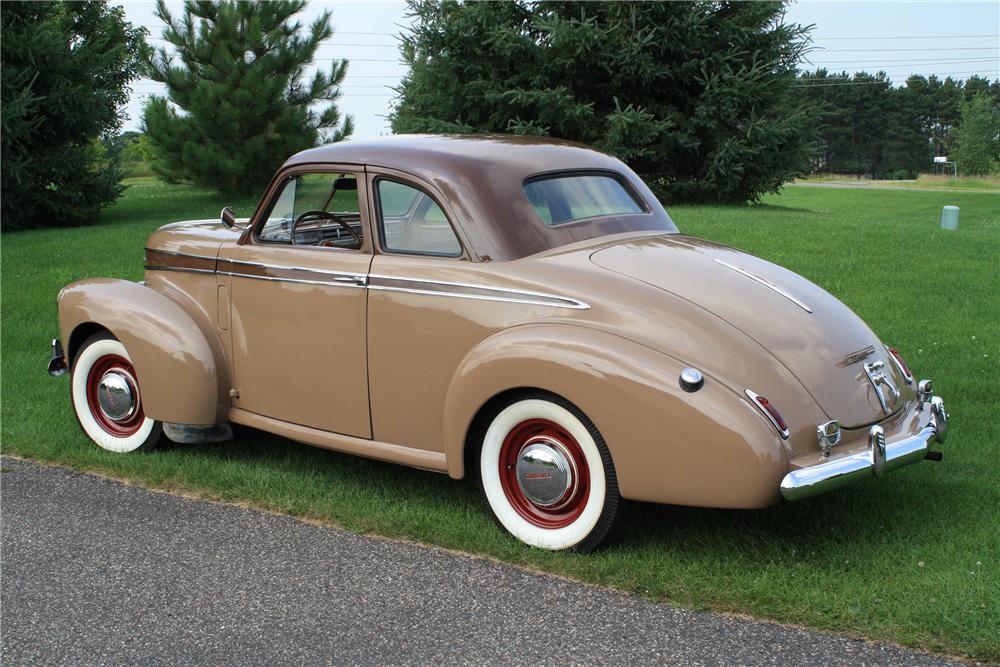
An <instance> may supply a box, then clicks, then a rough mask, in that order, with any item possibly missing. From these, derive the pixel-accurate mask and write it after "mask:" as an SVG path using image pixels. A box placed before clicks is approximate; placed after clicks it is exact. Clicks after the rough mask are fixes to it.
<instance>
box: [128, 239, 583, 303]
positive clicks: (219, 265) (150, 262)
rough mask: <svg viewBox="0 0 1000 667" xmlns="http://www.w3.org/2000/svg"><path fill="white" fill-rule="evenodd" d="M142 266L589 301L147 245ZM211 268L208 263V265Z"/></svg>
mask: <svg viewBox="0 0 1000 667" xmlns="http://www.w3.org/2000/svg"><path fill="white" fill-rule="evenodd" d="M146 260H147V261H146V270H147V271H181V272H187V273H214V274H218V275H223V276H231V277H234V278H250V279H252V280H271V281H275V282H286V283H297V284H303V285H325V286H331V287H354V288H357V287H360V288H367V289H371V290H377V291H384V292H401V293H405V294H423V295H427V296H441V297H450V298H458V299H475V300H480V301H498V302H501V303H519V304H525V305H532V306H547V307H552V308H570V309H573V310H587V309H589V308H590V305H589V304H587V303H585V302H583V301H580V300H579V299H574V298H571V297H567V296H560V295H558V294H549V293H547V292H535V291H532V290H524V289H517V288H511V287H494V286H491V285H482V284H476V283H464V282H453V281H448V280H429V279H426V278H413V277H408V276H390V275H383V274H376V273H372V274H369V275H365V274H363V273H351V272H347V271H331V270H329V269H313V268H303V267H297V266H288V265H282V264H264V263H260V262H245V261H240V260H234V259H223V258H215V257H209V256H206V255H190V254H187V253H180V252H170V251H165V250H153V249H150V248H147V249H146ZM209 267H211V268H209Z"/></svg>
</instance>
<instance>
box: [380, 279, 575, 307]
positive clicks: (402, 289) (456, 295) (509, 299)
mask: <svg viewBox="0 0 1000 667" xmlns="http://www.w3.org/2000/svg"><path fill="white" fill-rule="evenodd" d="M368 289H370V290H377V291H379V292H404V293H406V294H426V295H428V296H447V297H453V298H456V299H475V300H477V301H499V302H501V303H521V304H526V305H532V306H550V307H553V308H575V309H582V308H589V307H590V306H586V305H584V306H571V305H564V304H561V303H553V302H551V301H535V300H531V299H518V298H515V297H502V296H485V295H482V294H463V293H461V292H440V291H437V290H424V289H412V288H409V287H385V286H382V285H369V286H368Z"/></svg>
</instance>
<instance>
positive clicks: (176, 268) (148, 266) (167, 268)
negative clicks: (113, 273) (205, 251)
mask: <svg viewBox="0 0 1000 667" xmlns="http://www.w3.org/2000/svg"><path fill="white" fill-rule="evenodd" d="M202 259H209V258H207V257H204V258H202ZM143 268H144V269H146V270H147V271H176V272H177V273H215V271H213V270H212V269H188V268H184V267H181V266H156V265H153V264H146V265H145V266H144V267H143Z"/></svg>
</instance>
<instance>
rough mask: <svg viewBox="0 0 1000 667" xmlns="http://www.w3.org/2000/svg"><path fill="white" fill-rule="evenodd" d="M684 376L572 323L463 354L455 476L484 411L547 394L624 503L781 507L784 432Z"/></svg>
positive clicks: (490, 341)
mask: <svg viewBox="0 0 1000 667" xmlns="http://www.w3.org/2000/svg"><path fill="white" fill-rule="evenodd" d="M684 366H685V364H683V363H681V362H680V361H678V360H677V359H674V358H672V357H670V356H668V355H665V354H663V353H660V352H657V351H655V350H652V349H650V348H648V347H645V346H642V345H639V344H638V343H634V342H632V341H628V340H625V339H623V338H620V337H617V336H614V335H612V334H609V333H605V332H601V331H596V330H592V329H588V328H585V327H580V326H575V325H551V324H549V325H524V326H519V327H513V328H510V329H506V330H504V331H502V332H500V333H497V334H494V335H493V336H490V337H489V338H487V339H485V340H483V341H482V342H481V343H480V344H479V345H478V346H477V347H475V348H474V349H473V350H472V351H471V352H470V353H469V354H468V355H467V356H466V358H465V359H464V360H463V362H462V364H461V365H460V366H459V368H458V370H457V372H456V373H455V376H454V378H453V380H452V383H451V386H450V387H449V390H448V396H447V399H446V403H445V415H444V420H445V448H446V452H445V453H446V456H447V462H448V472H449V474H450V475H451V476H452V477H455V478H459V477H462V476H464V474H465V469H464V468H465V461H464V447H465V441H466V435H467V433H468V432H469V429H470V427H472V426H473V420H474V419H475V418H476V416H477V413H478V412H479V411H480V409H481V408H482V407H483V406H484V405H486V404H487V403H488V402H489V401H490V400H491V399H493V398H494V397H496V396H498V395H500V394H503V393H504V392H510V391H516V390H517V389H522V388H523V389H527V388H531V389H542V390H545V391H549V392H552V393H554V394H557V395H559V396H561V397H563V398H565V399H566V400H568V401H570V402H572V403H573V404H574V405H576V406H577V407H578V408H580V409H581V410H582V411H583V412H584V413H585V414H586V415H587V416H588V417H589V418H590V419H591V420H592V421H593V422H594V424H595V426H597V428H598V430H599V431H600V432H601V434H602V435H603V436H604V439H605V441H606V442H607V445H608V449H609V450H610V452H611V456H612V459H613V461H614V464H615V470H616V473H617V476H618V485H619V489H620V491H621V494H622V496H623V497H625V498H629V499H632V500H641V501H649V502H657V503H672V504H679V505H696V506H703V507H731V508H753V507H765V506H768V505H771V504H773V503H774V502H776V501H777V499H778V487H779V484H780V482H781V478H782V476H783V475H784V474H785V472H786V471H787V465H788V463H787V459H786V456H785V451H784V448H783V447H782V444H781V441H780V438H779V437H778V435H777V433H776V432H775V431H774V429H773V428H771V426H770V424H768V423H767V422H766V421H765V420H764V418H763V417H762V416H761V415H760V414H759V413H758V412H757V411H756V410H755V409H754V408H753V407H752V406H751V405H750V404H749V403H748V402H747V401H746V400H744V398H743V397H741V396H739V395H738V394H737V393H736V392H734V391H733V390H732V389H730V388H729V387H727V386H726V385H725V384H724V383H723V382H720V381H719V380H717V379H716V378H713V377H709V376H706V377H705V384H704V386H703V387H702V388H701V389H700V390H699V391H696V392H694V393H688V392H685V391H684V390H682V389H681V388H680V385H679V382H678V377H679V375H680V372H681V370H682V369H683V368H684ZM476 446H478V443H475V442H472V443H470V447H476Z"/></svg>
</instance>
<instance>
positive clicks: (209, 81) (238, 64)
mask: <svg viewBox="0 0 1000 667" xmlns="http://www.w3.org/2000/svg"><path fill="white" fill-rule="evenodd" d="M305 6H306V1H305V0H280V1H275V2H264V1H260V0H257V1H253V2H235V1H228V0H227V1H225V2H209V1H206V0H198V1H192V0H188V1H187V2H185V4H184V15H183V16H182V17H180V18H176V19H175V18H174V17H173V16H172V15H171V14H170V12H169V11H168V10H167V7H166V5H165V4H164V2H163V0H159V1H158V3H157V16H159V17H160V19H162V20H163V21H164V22H165V23H166V24H167V27H166V28H165V29H164V31H163V37H164V39H165V40H166V41H167V42H169V43H170V44H171V45H172V46H173V50H174V51H175V53H176V57H175V56H174V55H171V54H170V53H169V52H168V51H167V50H166V49H158V50H156V51H155V52H152V53H150V54H148V61H149V72H150V74H149V75H150V77H151V78H153V79H155V80H157V81H160V82H163V83H165V84H166V85H167V91H168V96H169V100H168V99H167V98H164V97H153V98H151V99H150V101H149V102H148V103H147V105H146V107H145V109H144V114H143V120H144V124H145V131H146V134H147V135H148V137H149V141H150V145H151V146H152V148H153V154H154V160H153V169H154V170H155V171H156V172H157V173H158V174H160V175H161V176H163V177H164V178H166V179H168V180H187V181H191V182H193V183H197V184H201V185H206V186H209V187H212V188H215V189H216V190H219V191H221V192H224V193H232V194H244V193H250V192H254V191H259V189H260V188H261V187H262V186H263V185H264V184H266V183H267V181H268V179H269V178H270V177H271V176H272V175H273V173H274V171H275V169H277V167H278V166H279V165H280V164H281V163H282V162H283V161H284V160H285V159H286V158H287V157H288V156H290V155H292V154H293V153H296V152H298V151H300V150H303V149H305V148H309V147H311V146H315V145H316V144H318V143H329V142H336V141H341V140H342V139H344V138H346V137H348V136H349V135H350V134H351V132H352V131H353V122H352V119H351V117H350V116H348V117H346V118H344V119H343V120H341V116H340V113H339V111H338V109H337V105H336V100H337V99H338V98H339V97H340V95H341V91H340V85H341V83H342V82H343V80H344V76H345V75H346V74H347V64H348V63H347V61H346V60H334V61H333V63H332V64H331V66H330V68H329V70H328V71H327V72H324V71H321V70H317V71H316V72H315V74H313V76H312V77H311V78H308V79H307V78H306V77H305V76H304V73H305V69H306V67H308V66H309V65H310V64H312V62H313V60H314V58H315V55H316V50H317V48H318V47H319V45H320V44H321V43H322V42H323V41H324V40H326V39H328V38H329V37H331V36H332V35H333V29H332V27H331V26H330V18H331V12H329V11H326V12H324V13H323V14H322V15H321V16H320V17H319V18H318V19H317V20H316V21H314V22H313V23H312V24H311V25H310V26H309V28H308V30H306V32H305V35H302V34H300V32H301V31H302V26H301V24H300V23H299V22H297V21H295V22H293V21H292V19H293V17H294V15H295V14H297V13H298V12H300V11H302V9H304V8H305ZM178 108H179V109H180V110H182V111H183V113H179V112H178V111H177V109H178Z"/></svg>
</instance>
